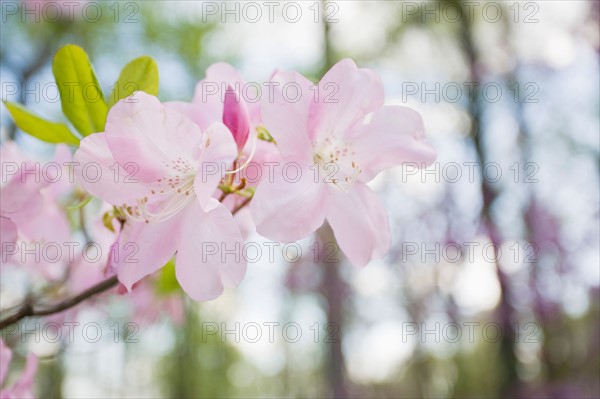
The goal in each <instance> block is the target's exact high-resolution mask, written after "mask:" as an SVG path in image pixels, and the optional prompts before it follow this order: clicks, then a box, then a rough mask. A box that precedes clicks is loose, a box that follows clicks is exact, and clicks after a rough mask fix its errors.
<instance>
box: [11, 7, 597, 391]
mask: <svg viewBox="0 0 600 399" xmlns="http://www.w3.org/2000/svg"><path fill="white" fill-rule="evenodd" d="M50 3H54V4H55V5H58V6H59V7H54V8H52V7H49V8H44V7H46V6H47V5H48V4H50ZM63 3H67V2H49V1H48V2H43V1H40V2H38V1H24V2H10V1H3V2H2V10H1V11H2V25H1V39H0V45H1V52H0V63H1V66H0V73H1V77H0V80H1V83H2V98H3V99H4V100H9V101H17V102H22V103H25V104H26V105H27V106H29V107H30V108H31V109H33V110H34V111H36V112H38V113H40V114H42V115H44V116H47V117H53V118H54V119H55V120H58V119H59V118H61V117H62V115H61V112H60V106H59V102H58V100H57V99H56V97H54V96H53V95H52V97H53V98H54V99H55V100H54V101H49V100H48V98H49V96H50V95H47V96H45V95H43V94H42V95H39V93H43V91H42V90H40V87H41V88H43V87H44V85H45V84H48V83H51V82H53V78H52V72H51V59H52V56H53V54H54V52H55V51H56V50H57V49H58V48H59V47H60V46H62V45H64V44H67V43H74V44H78V45H80V46H82V47H83V48H84V49H85V50H86V51H87V52H88V54H90V58H91V60H92V63H93V64H94V66H95V69H96V73H97V75H98V78H99V80H100V83H101V85H102V86H103V87H105V88H108V87H110V85H111V84H112V83H113V82H114V81H115V80H116V78H117V77H118V74H119V71H120V69H121V68H122V66H123V65H124V64H125V63H126V62H128V61H129V60H131V59H133V58H135V57H137V56H141V55H149V56H151V57H153V58H155V59H156V60H157V62H158V66H159V72H160V91H159V98H160V99H161V100H175V99H177V100H185V101H187V100H190V99H191V97H192V95H193V91H194V86H195V83H196V82H197V81H198V80H200V79H202V78H203V77H204V71H205V69H206V68H207V66H209V65H210V64H211V63H213V62H217V61H227V62H230V63H232V64H233V65H235V66H236V67H238V68H240V69H241V70H242V72H243V73H244V74H245V77H246V79H247V80H248V81H249V82H263V81H266V80H268V78H269V76H270V75H271V73H272V72H273V71H274V70H275V69H276V68H278V69H295V70H298V71H300V72H302V73H303V74H305V75H306V76H308V77H310V78H311V79H312V80H315V81H316V80H318V79H319V78H320V76H322V74H323V73H324V71H326V70H327V69H328V68H329V67H330V66H331V65H332V64H333V63H335V62H336V61H337V60H339V59H341V58H344V57H351V58H353V59H354V60H355V61H356V62H357V64H359V66H362V67H369V68H372V69H374V70H375V71H377V73H379V74H380V75H381V77H382V79H383V82H384V85H385V88H386V103H388V104H403V105H407V106H410V107H413V108H415V109H417V110H418V111H420V112H421V114H422V116H423V119H424V121H425V126H426V131H427V135H428V137H429V139H430V141H431V142H432V144H433V145H434V147H435V148H436V149H437V151H438V153H439V156H438V161H437V162H436V164H434V165H432V166H431V167H429V168H428V169H427V170H417V169H416V168H415V166H416V165H407V166H406V167H403V168H396V169H393V170H389V171H387V172H385V173H383V174H381V175H380V176H378V177H377V179H376V180H375V181H373V184H372V187H373V188H374V189H376V190H377V192H378V193H379V194H380V196H381V198H383V200H384V202H385V204H386V207H387V209H388V212H389V216H390V222H391V227H392V236H393V248H392V250H391V251H390V253H389V254H388V256H387V257H386V258H385V259H383V260H381V261H373V262H372V263H371V264H370V265H369V266H367V267H365V268H363V269H356V268H354V267H352V266H351V265H349V264H347V262H345V260H344V259H343V257H337V256H336V257H333V258H328V259H329V260H332V259H333V260H337V261H338V262H331V261H323V262H322V263H318V264H316V263H315V262H314V261H313V253H312V252H311V251H310V250H309V248H310V246H311V245H313V244H314V242H315V240H317V241H319V240H324V241H325V240H326V239H325V238H324V237H326V236H327V234H328V232H327V231H321V232H320V233H321V234H320V235H319V236H317V237H313V238H311V239H307V240H305V242H302V243H300V244H301V245H302V248H304V249H305V251H304V254H305V255H306V256H304V257H302V259H296V258H295V257H294V259H293V260H294V261H293V262H289V261H286V256H284V255H285V254H283V255H282V254H280V253H279V252H276V254H278V256H276V257H275V260H274V262H270V261H269V260H268V259H266V257H262V258H261V259H260V260H259V261H256V262H252V263H250V264H249V268H248V273H247V276H246V278H245V280H244V282H243V283H242V284H241V286H240V287H239V288H238V289H236V290H229V291H227V292H226V293H225V295H223V296H222V297H220V298H219V299H217V300H215V301H211V302H208V303H193V302H191V301H189V300H188V299H187V298H186V297H185V295H184V294H181V292H180V291H179V290H178V289H177V287H172V285H173V284H172V282H169V281H167V282H165V280H166V279H167V278H166V277H164V278H163V277H160V276H159V277H158V279H159V280H160V281H159V283H158V284H157V286H158V288H153V291H152V292H149V293H147V295H146V296H144V295H141V294H140V295H138V296H137V299H135V301H133V300H131V299H130V298H128V297H127V296H118V295H114V294H113V295H106V296H104V297H102V298H100V299H99V300H97V301H95V302H92V303H89V304H84V305H82V306H80V307H78V308H77V311H76V313H75V314H70V316H69V317H70V319H71V320H77V321H78V322H80V323H82V325H84V324H85V323H90V322H95V323H98V324H99V325H100V326H101V327H102V332H103V334H102V337H101V338H99V339H98V341H97V342H92V341H94V340H91V339H89V337H85V336H82V334H81V332H80V331H78V330H76V333H75V335H74V339H72V340H70V339H69V336H68V335H65V334H63V336H62V339H60V340H58V342H49V340H48V339H36V338H35V334H29V337H28V339H27V342H26V345H25V344H23V345H21V342H20V341H19V340H17V342H16V343H15V342H13V346H14V345H16V346H21V347H25V346H26V347H28V348H29V350H33V351H34V352H35V353H36V354H37V355H38V356H39V357H40V359H41V361H40V366H39V368H38V372H37V375H36V378H35V386H36V392H37V394H38V395H39V397H42V398H59V397H66V398H67V397H68V398H83V397H115V398H117V397H119V398H120V397H169V398H172V397H182V398H183V397H185V398H188V397H189V398H200V397H227V398H231V397H336V398H344V397H356V398H359V397H360V398H501V397H502V398H597V397H599V396H600V383H599V379H598V376H599V375H600V356H599V353H600V338H599V337H600V313H599V311H600V303H599V300H600V296H599V295H600V291H599V285H600V259H599V245H598V242H599V239H600V237H599V233H600V229H599V219H598V218H599V213H598V211H599V203H600V201H599V200H600V198H599V196H600V192H599V190H600V186H599V176H598V173H599V168H598V166H599V150H600V143H599V140H600V136H599V132H600V126H599V121H600V119H599V117H600V115H599V113H600V96H599V93H600V81H599V73H598V72H599V65H598V62H599V59H600V58H599V56H600V35H599V30H600V26H599V20H600V3H599V2H598V1H573V0H569V1H521V2H516V1H501V2H488V1H480V2H462V1H440V2H437V1H418V2H411V1H328V2H318V1H301V2H300V1H299V2H271V3H272V4H271V5H267V4H265V2H261V1H258V2H250V3H248V2H201V1H171V2H169V1H147V2H140V1H138V2H135V1H123V2H116V1H109V2H77V1H75V2H70V3H76V5H75V8H74V14H73V15H72V16H71V15H69V14H68V13H66V12H64V8H63V13H62V14H60V15H59V14H56V11H55V10H60V9H61V7H63V6H64V4H63ZM267 3H268V2H267ZM7 4H12V5H17V7H18V8H17V11H14V9H13V8H12V7H8V6H7ZM248 4H252V5H250V6H248ZM27 7H29V8H27ZM270 7H273V8H270ZM24 10H34V11H33V12H29V11H28V12H25V11H24ZM36 10H37V11H36ZM270 10H271V12H272V15H270ZM36 13H37V14H36ZM259 13H260V14H259ZM271 17H272V20H270V18H271ZM13 83H16V84H17V87H18V90H17V91H16V92H15V91H14V90H12V89H11V90H10V91H9V90H8V88H9V87H11V88H12V87H14V86H9V85H10V84H13ZM36 85H38V86H36ZM27 90H29V94H28V92H27ZM35 92H37V93H38V95H35ZM1 123H2V125H1V126H2V140H3V142H4V141H6V140H11V139H12V140H16V141H17V143H18V144H19V145H20V147H21V148H22V149H23V151H25V152H28V153H32V154H47V153H51V152H52V148H51V146H49V145H47V144H43V143H41V142H39V141H37V140H36V139H34V138H31V137H29V136H26V135H24V134H23V133H21V132H19V131H18V130H17V129H16V128H15V127H14V125H13V124H12V123H11V121H10V118H9V116H8V113H7V112H6V109H5V108H4V107H3V108H2V115H1ZM252 240H253V241H256V242H261V240H262V239H261V238H260V237H253V238H252ZM324 251H327V248H325V249H324ZM280 255H281V256H280ZM288 258H289V257H288ZM288 260H289V259H288ZM6 281H7V280H6V278H3V282H2V290H3V294H6V293H7V291H10V290H11V287H8V286H7V284H5V282H6ZM8 281H13V280H8ZM6 295H8V294H6ZM2 298H3V300H5V295H3V296H2ZM163 298H168V299H164V300H163ZM167 301H168V306H167V305H165V303H166V302H167ZM3 308H5V307H3ZM35 322H36V321H35V320H29V321H27V322H26V323H25V325H27V323H35ZM128 323H133V324H128ZM115 326H116V327H115ZM124 326H125V327H126V328H124V329H123V328H122V327H124ZM31 328H34V327H31ZM123 331H125V333H123ZM113 332H114V334H113ZM42 338H43V337H42ZM13 341H14V340H13ZM36 341H38V342H36ZM69 341H73V342H69ZM17 352H18V353H17V354H19V353H20V355H21V356H24V354H25V353H26V350H25V349H23V348H22V350H21V352H19V351H17Z"/></svg>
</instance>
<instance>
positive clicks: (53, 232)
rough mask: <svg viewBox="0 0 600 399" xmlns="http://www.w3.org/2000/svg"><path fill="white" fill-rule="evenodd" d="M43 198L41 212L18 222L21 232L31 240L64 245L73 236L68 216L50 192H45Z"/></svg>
mask: <svg viewBox="0 0 600 399" xmlns="http://www.w3.org/2000/svg"><path fill="white" fill-rule="evenodd" d="M43 198H44V200H43V206H42V209H41V210H40V212H39V213H38V214H37V215H36V216H35V217H32V218H28V219H25V220H22V221H20V222H19V223H18V227H19V233H20V234H21V235H22V236H23V237H26V238H27V239H29V240H31V241H36V242H42V243H48V242H55V243H58V244H59V245H62V243H65V242H67V241H69V239H70V237H71V228H70V226H69V221H68V220H67V216H66V215H65V213H64V211H63V209H62V208H61V207H60V205H59V204H58V203H57V202H56V201H55V199H54V198H53V197H52V196H51V195H50V194H47V193H43Z"/></svg>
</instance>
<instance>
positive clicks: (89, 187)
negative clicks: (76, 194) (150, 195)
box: [74, 133, 147, 206]
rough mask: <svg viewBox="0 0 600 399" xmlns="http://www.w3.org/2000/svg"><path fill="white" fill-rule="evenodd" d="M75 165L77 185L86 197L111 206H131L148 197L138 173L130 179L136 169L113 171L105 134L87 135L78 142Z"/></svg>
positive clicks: (115, 169) (117, 168)
mask: <svg viewBox="0 0 600 399" xmlns="http://www.w3.org/2000/svg"><path fill="white" fill-rule="evenodd" d="M74 161H75V162H76V166H75V177H76V180H77V182H78V183H79V184H80V185H81V186H82V187H83V188H84V189H85V190H86V191H88V192H89V193H91V194H93V195H95V196H96V197H99V198H102V199H103V200H104V201H106V202H108V203H110V204H112V205H117V206H121V205H123V204H126V203H132V202H135V199H136V198H140V197H143V196H144V195H146V194H147V189H146V187H145V186H144V185H142V184H139V183H138V182H137V180H138V179H137V173H136V174H134V175H133V176H129V172H133V171H134V170H135V169H131V168H130V167H128V170H125V169H123V168H122V167H120V166H118V167H115V165H116V161H115V159H114V158H113V156H112V153H111V152H110V150H109V148H108V144H107V143H106V135H105V134H104V133H95V134H90V135H89V136H87V137H86V138H84V139H83V140H81V143H80V145H79V149H78V150H77V151H76V152H75V156H74Z"/></svg>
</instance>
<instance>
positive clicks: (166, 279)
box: [156, 258, 181, 295]
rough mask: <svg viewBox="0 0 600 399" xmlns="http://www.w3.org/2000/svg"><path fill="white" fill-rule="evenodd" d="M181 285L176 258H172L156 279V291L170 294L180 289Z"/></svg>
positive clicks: (161, 293)
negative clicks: (176, 274)
mask: <svg viewBox="0 0 600 399" xmlns="http://www.w3.org/2000/svg"><path fill="white" fill-rule="evenodd" d="M180 289H181V287H180V286H179V282H178V281H177V277H176V276H175V258H172V259H171V260H170V261H168V262H167V264H166V265H165V266H164V267H163V268H162V269H161V272H160V277H159V278H158V279H157V280H156V291H157V293H158V294H159V295H169V294H173V293H175V292H177V291H180Z"/></svg>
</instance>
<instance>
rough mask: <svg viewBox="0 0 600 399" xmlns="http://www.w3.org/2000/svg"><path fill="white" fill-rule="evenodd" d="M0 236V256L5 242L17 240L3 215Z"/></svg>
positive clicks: (11, 226) (15, 233) (7, 219)
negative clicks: (0, 240)
mask: <svg viewBox="0 0 600 399" xmlns="http://www.w3.org/2000/svg"><path fill="white" fill-rule="evenodd" d="M0 236H1V239H2V243H1V244H2V247H1V248H0V256H1V255H2V253H3V252H4V249H5V248H6V245H7V244H10V243H16V242H17V226H15V224H14V223H13V222H12V220H10V219H9V218H6V217H4V216H0ZM1 383H2V378H0V384H1Z"/></svg>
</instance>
